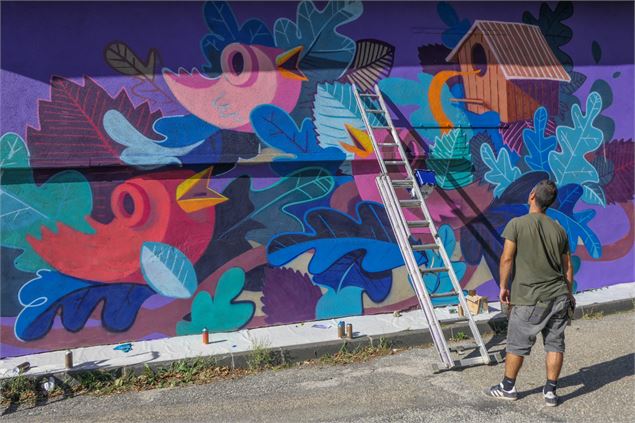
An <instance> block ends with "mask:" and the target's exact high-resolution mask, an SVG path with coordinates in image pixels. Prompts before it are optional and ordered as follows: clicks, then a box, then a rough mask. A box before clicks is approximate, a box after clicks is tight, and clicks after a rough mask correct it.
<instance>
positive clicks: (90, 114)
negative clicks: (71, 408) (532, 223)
mask: <svg viewBox="0 0 635 423" xmlns="http://www.w3.org/2000/svg"><path fill="white" fill-rule="evenodd" d="M632 19H633V4H632V3H627V2H623V3H615V4H612V5H611V6H610V7H608V6H607V4H606V3H601V4H600V3H590V2H584V3H574V4H572V3H564V2H560V3H549V4H548V5H547V4H541V3H520V2H510V3H501V2H496V3H474V2H470V3H455V4H448V3H443V2H442V3H433V2H425V3H415V2H407V3H396V2H385V3H382V2H369V3H362V2H359V1H349V2H315V3H314V2H311V1H304V2H300V3H292V2H283V3H279V4H274V3H270V2H269V3H266V4H265V3H247V2H240V3H233V4H228V3H224V2H214V3H207V4H199V3H193V2H181V3H167V2H157V3H152V2H139V3H132V2H118V3H111V2H108V3H95V2H86V3H77V2H70V3H59V4H58V3H54V2H46V3H41V4H40V3H33V2H20V3H11V2H2V72H1V75H0V77H1V83H2V91H1V93H2V107H1V111H0V112H1V114H2V122H1V132H0V134H1V135H2V138H1V140H0V165H1V166H2V181H1V185H0V187H1V188H0V189H1V201H2V205H1V207H2V209H1V219H2V220H1V225H2V228H1V230H2V233H1V241H2V277H1V280H0V288H1V299H2V301H1V305H2V308H1V314H2V317H1V323H2V326H1V329H2V334H1V355H2V356H14V355H20V354H26V353H31V352H36V351H46V350H54V349H60V348H65V347H72V346H80V345H94V344H103V343H112V342H118V341H130V340H141V339H153V338H160V337H168V336H176V335H186V334H192V333H199V332H200V331H201V329H202V328H203V327H207V328H208V329H209V330H210V331H213V332H215V331H233V330H237V329H240V328H245V327H247V328H253V327H259V326H266V325H275V324H281V323H289V322H299V321H307V320H313V319H323V318H331V317H337V316H346V315H361V314H373V313H381V312H388V311H392V310H397V309H404V308H409V307H413V306H416V304H417V301H416V298H415V297H414V296H413V292H412V289H411V287H410V285H409V283H408V280H407V277H406V273H405V269H404V266H403V261H402V259H401V256H400V253H399V250H398V248H397V246H396V244H395V239H394V235H393V234H392V232H391V230H390V227H389V225H388V221H387V216H386V214H385V211H384V208H383V206H382V205H381V202H380V198H379V195H378V193H377V189H376V186H375V183H374V177H375V175H376V174H377V172H378V167H377V164H376V161H375V153H374V152H373V151H372V146H370V145H369V140H368V135H367V134H366V133H365V132H363V131H362V130H361V129H362V123H361V119H360V116H359V111H358V110H357V107H356V105H355V102H354V101H353V98H352V96H351V94H352V91H351V83H353V82H357V83H358V84H361V85H362V86H367V85H368V84H373V83H376V82H379V86H380V87H381V89H382V91H383V92H384V94H385V95H386V97H387V99H389V102H390V103H391V104H392V106H393V111H394V119H395V123H396V125H397V126H398V127H399V131H400V133H401V135H402V138H403V140H404V142H405V143H406V145H407V147H408V150H409V153H410V155H411V157H410V158H411V160H412V162H413V165H414V166H415V167H423V166H425V161H426V158H427V163H428V164H427V165H428V167H430V168H433V169H434V170H435V171H436V173H437V180H438V183H439V188H437V190H436V191H435V192H434V193H433V194H432V195H431V197H430V201H429V206H430V208H431V210H432V214H433V216H434V218H435V220H436V221H437V223H438V225H439V226H440V228H441V229H440V231H441V234H442V237H443V239H444V242H445V245H446V247H447V248H448V249H449V250H451V251H452V252H453V260H455V262H454V269H455V271H456V272H457V274H458V275H459V277H460V278H461V282H462V284H463V285H464V286H465V288H466V289H477V292H479V293H481V294H483V295H488V296H491V297H495V296H496V294H497V291H498V288H497V282H496V280H497V278H498V270H497V260H498V256H499V255H500V252H501V249H502V247H501V238H500V236H499V234H500V232H501V231H502V229H503V227H504V225H505V224H506V223H507V222H508V221H509V219H511V218H512V217H514V216H518V215H522V214H524V213H526V211H527V208H526V199H527V194H528V192H529V190H530V189H531V187H532V186H533V185H534V184H535V183H536V182H537V181H539V180H541V179H543V178H546V177H550V178H552V179H554V180H555V181H556V182H557V184H558V185H559V188H560V194H559V199H558V201H557V203H556V205H555V206H554V207H553V209H552V210H551V211H550V215H551V216H552V217H553V218H555V219H557V220H558V221H559V222H560V223H561V224H562V225H563V226H564V227H565V229H566V230H567V233H568V235H569V239H570V242H571V247H572V252H573V254H574V264H575V268H576V274H575V279H576V288H577V290H588V289H592V288H598V287H603V286H608V285H611V284H616V283H620V282H629V281H633V280H635V276H634V274H633V272H634V271H633V202H632V201H633V140H632V138H633V98H634V95H633V76H634V75H633V20H632ZM476 20H491V21H500V22H506V23H523V22H524V23H529V24H533V25H537V26H538V27H539V30H540V32H541V34H542V35H541V38H532V39H531V40H524V41H523V43H524V44H522V46H521V45H520V44H519V45H518V47H517V50H518V51H513V50H514V48H512V49H511V50H512V51H510V50H509V47H507V48H508V50H507V51H506V54H512V55H513V54H520V55H527V54H535V52H536V51H537V50H539V49H540V48H541V46H542V47H544V45H546V46H548V49H549V50H550V51H551V53H547V52H545V51H543V52H542V53H541V54H540V55H538V56H536V57H534V60H538V61H539V62H540V61H545V63H547V57H548V56H549V55H550V54H552V55H553V56H554V57H555V58H556V60H557V62H558V64H557V66H558V67H559V68H561V69H564V71H565V72H566V74H565V75H568V76H567V77H566V80H570V82H558V83H557V84H555V87H554V84H551V85H550V83H546V82H545V81H544V78H538V79H536V80H533V81H526V80H525V81H513V82H514V86H515V87H517V88H518V89H519V90H524V91H523V92H525V93H531V95H523V96H519V97H518V98H519V99H522V100H523V101H527V102H530V103H527V104H540V105H541V107H537V108H535V110H533V109H532V111H531V114H532V115H533V118H532V119H528V120H522V121H512V122H503V123H501V119H500V116H499V112H500V110H496V108H495V107H492V106H491V105H490V107H487V106H488V105H487V104H486V105H485V107H483V109H484V110H485V111H484V112H482V113H474V112H470V111H468V109H467V108H466V106H465V103H464V102H461V101H455V100H456V99H459V100H460V99H463V98H464V97H465V94H464V93H465V88H464V81H466V80H467V77H468V75H466V73H461V72H460V69H461V67H460V66H459V65H458V64H457V63H447V62H446V61H445V58H446V57H447V56H448V53H449V52H450V51H451V49H452V48H453V47H455V46H456V45H457V43H459V42H460V40H461V39H462V37H463V36H464V35H465V34H466V33H467V31H468V30H469V29H470V27H471V25H472V24H473V23H474V22H475V21H476ZM510 28H511V29H514V28H517V27H513V26H511V27H510ZM541 43H542V44H541ZM523 49H529V51H525V50H523ZM488 51H489V50H488ZM489 54H490V53H488V55H489ZM463 65H465V63H464V64H463ZM467 65H471V64H469V63H468V64H467ZM486 65H487V67H488V68H487V70H488V72H501V68H500V66H499V65H500V63H487V64H486ZM534 67H536V66H534ZM463 68H464V70H465V68H466V67H465V66H463ZM467 69H469V66H468V67H467ZM499 79H500V78H499ZM492 80H493V79H492ZM508 85H512V84H511V82H510V84H508ZM545 86H552V87H554V88H553V89H556V90H558V99H559V101H558V104H557V107H556V106H555V105H554V102H553V96H552V95H549V94H550V93H543V94H540V92H541V88H539V87H545ZM484 89H486V90H488V93H487V95H486V93H484V94H483V96H484V97H487V98H493V97H492V96H503V95H511V94H509V92H510V91H507V93H504V92H502V91H498V89H499V88H498V86H494V85H493V84H489V85H487V86H486V88H484ZM543 91H544V90H543ZM499 99H500V98H499ZM540 99H545V100H544V102H541V101H540ZM549 99H551V100H549ZM519 101H520V100H519ZM536 101H537V103H536ZM498 103H500V104H510V103H509V101H500V102H498ZM498 103H497V104H498ZM515 107H524V106H523V105H522V104H520V105H516V106H515ZM532 107H533V106H532ZM472 110H480V109H479V108H477V109H472ZM377 135H378V137H380V138H381V137H382V135H381V134H377ZM421 236H423V235H421ZM418 259H419V260H420V262H421V263H422V264H425V265H428V266H430V265H434V263H435V261H437V260H438V258H437V257H435V256H434V255H433V254H428V255H420V256H419V257H418ZM425 282H426V284H427V285H428V288H429V289H430V290H431V291H433V292H444V291H447V290H449V289H450V285H449V280H448V278H447V275H443V274H441V275H440V276H438V277H431V276H430V277H428V278H427V279H426V281H425ZM444 301H445V303H447V302H452V301H453V299H452V298H450V299H445V300H444ZM439 304H443V303H442V302H440V303H439Z"/></svg>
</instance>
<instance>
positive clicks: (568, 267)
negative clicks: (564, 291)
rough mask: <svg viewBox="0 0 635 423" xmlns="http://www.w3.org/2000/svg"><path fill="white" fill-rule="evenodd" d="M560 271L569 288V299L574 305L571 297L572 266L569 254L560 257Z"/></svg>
mask: <svg viewBox="0 0 635 423" xmlns="http://www.w3.org/2000/svg"><path fill="white" fill-rule="evenodd" d="M562 270H563V271H564V276H565V279H566V282H567V287H568V288H569V298H571V300H572V301H573V303H574V304H575V298H574V297H573V265H572V264H571V253H570V252H567V253H566V254H563V255H562Z"/></svg>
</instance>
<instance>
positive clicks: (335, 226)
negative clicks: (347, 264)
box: [267, 201, 425, 275]
mask: <svg viewBox="0 0 635 423" xmlns="http://www.w3.org/2000/svg"><path fill="white" fill-rule="evenodd" d="M304 221H305V224H304V227H305V230H306V232H297V233H286V234H284V233H283V234H280V235H278V236H276V237H274V238H272V239H271V241H270V242H269V244H268V245H267V257H268V259H269V263H270V264H272V265H273V266H283V265H285V264H287V263H289V262H290V261H292V260H293V259H295V258H296V257H297V256H299V255H300V254H303V253H305V252H307V251H309V250H313V251H314V252H313V257H312V258H311V261H310V262H309V268H308V269H309V272H310V273H312V274H314V275H316V274H320V273H322V272H324V271H326V270H328V269H329V268H330V267H331V266H332V265H333V264H334V263H335V262H337V261H338V260H339V259H340V258H341V257H343V256H345V255H347V254H349V253H351V252H353V251H358V250H361V251H363V252H364V256H363V258H362V259H361V261H360V265H361V268H362V269H363V270H364V271H366V272H369V273H376V272H383V271H386V270H390V269H394V268H395V267H399V266H403V258H402V256H401V252H400V251H399V248H398V246H397V243H396V240H395V237H394V234H393V232H392V229H391V227H390V222H389V221H388V216H387V215H386V211H385V209H384V206H383V205H381V204H379V203H375V202H371V201H363V202H360V203H358V204H357V206H356V216H349V215H348V214H345V213H342V212H340V211H339V210H335V209H332V208H324V207H320V208H315V209H312V210H310V211H308V212H307V213H306V215H305V216H304ZM417 258H418V261H419V262H423V261H424V260H425V258H424V257H422V256H421V255H420V254H418V255H417Z"/></svg>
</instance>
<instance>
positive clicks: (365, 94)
mask: <svg viewBox="0 0 635 423" xmlns="http://www.w3.org/2000/svg"><path fill="white" fill-rule="evenodd" d="M359 96H360V97H375V98H378V97H377V94H372V93H359Z"/></svg>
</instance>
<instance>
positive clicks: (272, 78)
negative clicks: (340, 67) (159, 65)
mask: <svg viewBox="0 0 635 423" xmlns="http://www.w3.org/2000/svg"><path fill="white" fill-rule="evenodd" d="M301 52H302V47H301V46H299V47H295V48H293V49H290V50H288V51H282V50H280V49H276V48H272V47H265V46H260V45H245V44H240V43H232V44H229V45H227V46H226V47H225V48H224V49H223V52H222V53H221V59H220V62H221V68H222V73H221V75H219V76H218V77H216V78H209V77H207V76H205V75H203V74H201V73H200V72H199V71H198V69H196V68H194V69H192V71H191V72H188V71H186V70H185V69H183V68H181V69H179V71H178V74H177V73H174V72H172V71H171V70H169V69H164V70H163V76H164V78H165V81H166V83H167V85H168V87H169V88H170V90H171V91H172V93H173V94H174V96H175V97H176V98H177V100H178V101H179V102H180V103H181V104H182V105H183V106H184V107H185V108H186V109H187V110H188V111H190V112H191V113H192V114H194V115H195V116H197V117H199V118H200V119H202V120H204V121H206V122H208V123H210V124H212V125H214V126H217V127H219V128H222V129H232V130H236V131H241V132H253V129H252V127H251V123H250V120H249V114H250V113H251V111H252V110H253V109H254V108H255V107H256V106H258V105H260V104H275V105H276V106H278V107H280V108H282V109H284V110H286V111H287V112H290V111H291V110H293V108H294V107H295V105H296V103H297V101H298V98H299V96H300V89H301V86H302V82H303V81H306V80H307V78H306V76H305V75H304V74H303V73H302V71H300V70H299V69H298V61H299V58H300V54H301Z"/></svg>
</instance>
